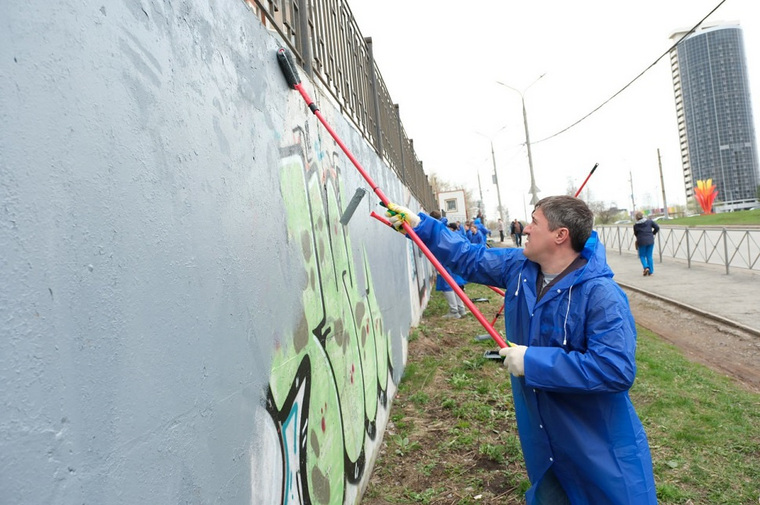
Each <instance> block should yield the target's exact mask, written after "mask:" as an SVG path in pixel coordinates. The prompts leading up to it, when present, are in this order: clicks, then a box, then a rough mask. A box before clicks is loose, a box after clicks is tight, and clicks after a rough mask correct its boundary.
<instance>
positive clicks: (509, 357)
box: [499, 345, 528, 377]
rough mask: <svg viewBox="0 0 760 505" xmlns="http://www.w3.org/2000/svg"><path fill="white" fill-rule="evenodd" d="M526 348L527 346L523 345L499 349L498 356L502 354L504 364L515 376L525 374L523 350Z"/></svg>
mask: <svg viewBox="0 0 760 505" xmlns="http://www.w3.org/2000/svg"><path fill="white" fill-rule="evenodd" d="M527 350H528V348H527V347H526V346H524V345H514V346H512V347H504V348H503V349H499V356H504V366H505V367H506V369H507V370H509V373H511V374H512V375H514V376H515V377H522V376H523V375H525V351H527Z"/></svg>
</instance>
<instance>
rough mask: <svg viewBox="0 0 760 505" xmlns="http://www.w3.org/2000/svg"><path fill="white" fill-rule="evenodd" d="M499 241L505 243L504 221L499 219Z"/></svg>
mask: <svg viewBox="0 0 760 505" xmlns="http://www.w3.org/2000/svg"><path fill="white" fill-rule="evenodd" d="M499 240H500V241H501V242H504V221H502V220H501V218H499Z"/></svg>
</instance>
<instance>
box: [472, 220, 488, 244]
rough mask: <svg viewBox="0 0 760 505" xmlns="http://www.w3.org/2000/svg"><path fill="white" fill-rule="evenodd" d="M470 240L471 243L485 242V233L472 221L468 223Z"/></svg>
mask: <svg viewBox="0 0 760 505" xmlns="http://www.w3.org/2000/svg"><path fill="white" fill-rule="evenodd" d="M469 238H470V242H471V243H472V244H476V245H477V244H482V245H485V244H486V235H485V233H483V232H481V231H480V230H479V229H478V225H477V223H475V222H474V221H473V222H472V223H471V224H470V235H469Z"/></svg>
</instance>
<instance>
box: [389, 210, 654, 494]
mask: <svg viewBox="0 0 760 505" xmlns="http://www.w3.org/2000/svg"><path fill="white" fill-rule="evenodd" d="M386 215H387V216H389V218H390V221H391V224H392V225H393V226H394V228H396V229H397V230H398V229H400V228H401V227H402V224H403V222H407V223H409V225H410V226H412V227H413V228H414V231H415V233H416V234H417V236H418V237H419V238H420V239H421V240H422V241H423V242H424V243H425V244H426V245H427V246H428V247H429V248H430V251H431V252H432V253H433V254H434V255H435V256H436V258H438V260H439V261H440V262H441V263H442V264H443V265H444V266H446V267H448V268H451V269H452V270H454V271H455V272H458V273H459V274H460V275H461V276H462V277H463V278H464V279H465V280H467V281H468V282H477V283H479V284H484V285H487V286H495V287H500V288H502V289H504V290H505V293H506V295H505V298H504V303H505V314H504V321H505V324H506V334H507V335H509V338H510V340H511V341H512V344H511V346H509V347H506V348H504V349H501V350H500V351H499V354H501V355H502V356H504V365H505V366H506V367H507V369H508V370H509V372H510V375H511V384H512V397H513V400H514V408H515V415H516V418H517V427H518V431H519V435H520V443H521V446H522V451H523V456H524V458H525V465H526V468H527V471H528V477H529V478H530V482H531V487H530V488H529V489H528V491H527V492H526V494H525V497H526V500H527V503H528V505H563V504H594V505H597V504H615V505H653V504H656V503H657V493H656V488H655V482H654V473H653V470H652V458H651V453H650V450H649V443H648V441H647V436H646V433H645V431H644V427H643V425H642V424H641V421H640V420H639V417H638V416H637V414H636V410H635V408H634V406H633V404H632V402H631V399H630V397H629V394H628V391H629V389H630V388H631V386H632V385H633V381H634V379H635V377H636V324H635V323H634V319H633V315H632V314H631V309H630V306H629V304H628V299H627V297H626V296H625V293H623V291H622V290H621V289H620V287H619V286H618V285H617V283H616V282H615V281H614V280H613V272H612V270H611V269H610V267H609V266H608V265H607V261H606V253H605V248H604V245H603V244H601V243H600V242H599V239H598V236H597V234H596V232H594V231H593V230H592V227H593V221H594V215H593V213H592V212H591V210H590V209H589V208H588V207H587V206H586V204H585V203H584V202H583V201H582V200H579V199H577V198H574V197H572V196H551V197H547V198H543V199H541V200H540V201H539V202H538V203H537V204H536V206H535V209H534V210H533V214H532V220H531V222H530V223H529V224H528V225H527V226H526V227H525V229H524V230H523V231H524V233H525V236H526V237H527V238H526V241H525V247H524V248H521V249H518V248H492V249H488V248H486V247H485V246H483V245H476V244H472V243H470V242H467V241H465V240H463V239H461V238H460V237H458V236H457V235H455V234H452V233H449V232H448V230H446V229H445V228H444V226H443V225H442V224H441V223H440V222H439V221H437V220H435V219H431V218H430V217H429V216H427V215H425V214H424V213H420V214H414V213H413V212H412V211H410V210H409V209H407V208H405V207H400V206H397V205H395V204H390V205H388V213H387V214H386ZM401 231H403V228H401Z"/></svg>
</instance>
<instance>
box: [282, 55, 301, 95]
mask: <svg viewBox="0 0 760 505" xmlns="http://www.w3.org/2000/svg"><path fill="white" fill-rule="evenodd" d="M277 63H279V64H280V70H282V74H283V75H284V76H285V80H286V81H288V86H290V88H291V89H296V86H297V85H298V84H301V78H300V77H298V70H297V69H296V64H295V62H294V61H293V56H292V55H291V54H290V51H288V50H287V49H285V48H284V47H281V48H280V49H278V50H277Z"/></svg>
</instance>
